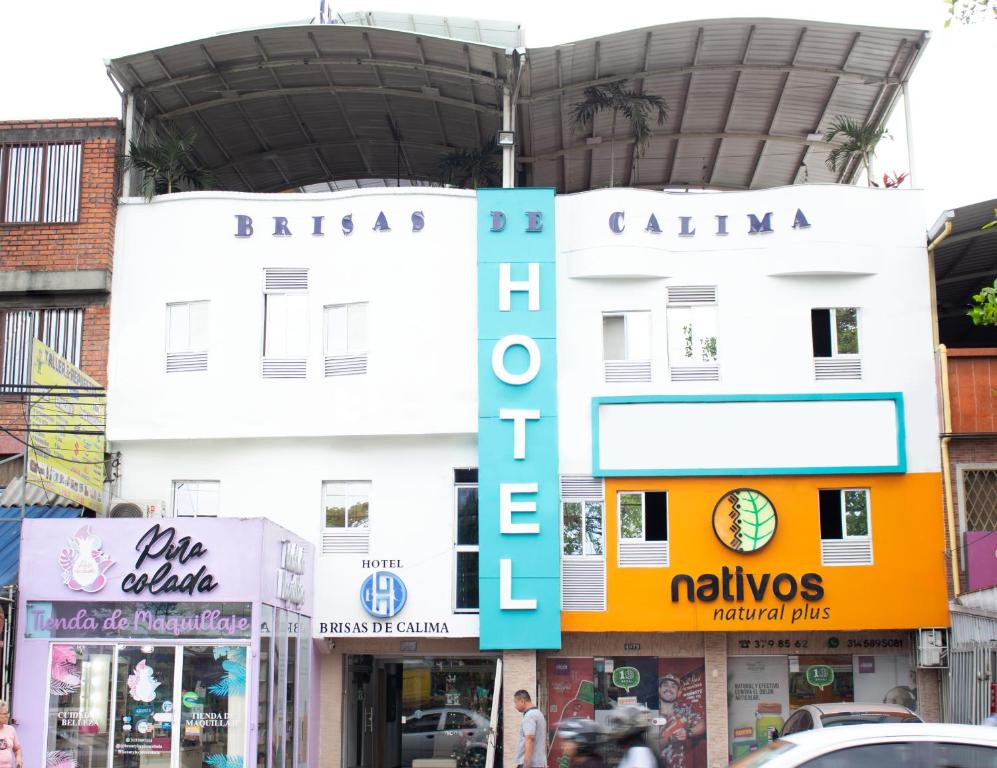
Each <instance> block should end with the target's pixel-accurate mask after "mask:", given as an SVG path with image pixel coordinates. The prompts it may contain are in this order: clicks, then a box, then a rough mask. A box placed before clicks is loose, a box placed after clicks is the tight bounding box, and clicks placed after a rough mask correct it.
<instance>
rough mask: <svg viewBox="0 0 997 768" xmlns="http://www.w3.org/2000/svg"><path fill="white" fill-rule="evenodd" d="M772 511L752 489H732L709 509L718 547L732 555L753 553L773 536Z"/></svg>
mask: <svg viewBox="0 0 997 768" xmlns="http://www.w3.org/2000/svg"><path fill="white" fill-rule="evenodd" d="M775 528H776V516H775V507H774V506H773V505H772V502H771V500H770V499H769V498H768V496H766V495H765V494H764V493H762V492H761V491H756V490H755V489H754V488H735V489H734V490H733V491H728V492H727V493H725V494H724V495H723V496H722V497H721V499H720V501H718V502H717V504H716V506H715V507H714V508H713V531H714V533H716V535H717V538H718V539H720V541H721V543H722V544H723V545H724V546H725V547H728V548H729V549H733V550H734V551H735V552H755V551H757V550H759V549H761V548H762V547H764V546H765V545H766V544H768V543H769V542H770V541H771V540H772V537H773V536H774V535H775Z"/></svg>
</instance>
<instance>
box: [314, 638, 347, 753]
mask: <svg viewBox="0 0 997 768" xmlns="http://www.w3.org/2000/svg"><path fill="white" fill-rule="evenodd" d="M318 667H319V669H318V674H319V683H320V685H321V688H320V689H319V690H320V693H319V722H318V723H316V724H315V725H312V726H311V727H312V728H315V727H316V726H317V727H318V731H319V753H318V759H317V760H315V765H318V766H319V768H339V766H341V765H342V764H343V755H342V746H343V729H344V726H343V717H344V716H345V713H344V712H343V679H344V678H343V654H341V653H335V652H333V653H322V654H319V656H318Z"/></svg>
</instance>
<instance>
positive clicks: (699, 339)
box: [667, 286, 720, 381]
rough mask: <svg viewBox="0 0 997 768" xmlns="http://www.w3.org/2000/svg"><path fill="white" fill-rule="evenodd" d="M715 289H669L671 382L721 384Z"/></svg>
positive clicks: (695, 287)
mask: <svg viewBox="0 0 997 768" xmlns="http://www.w3.org/2000/svg"><path fill="white" fill-rule="evenodd" d="M716 301H717V289H716V286H671V287H669V289H668V310H667V321H668V368H669V373H670V374H671V380H672V381H718V380H719V378H720V367H719V364H718V355H717V305H716Z"/></svg>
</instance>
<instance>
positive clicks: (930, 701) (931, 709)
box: [914, 667, 942, 723]
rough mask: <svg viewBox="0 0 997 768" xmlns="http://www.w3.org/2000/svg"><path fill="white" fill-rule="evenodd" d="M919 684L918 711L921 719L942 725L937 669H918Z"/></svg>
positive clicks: (917, 682) (917, 680) (917, 678)
mask: <svg viewBox="0 0 997 768" xmlns="http://www.w3.org/2000/svg"><path fill="white" fill-rule="evenodd" d="M915 674H916V676H915V678H914V679H915V680H916V684H917V711H918V713H919V714H920V715H921V719H922V720H925V721H926V722H929V723H940V722H941V721H942V702H941V696H940V695H939V694H940V690H939V686H940V685H941V681H940V680H939V679H938V676H939V672H938V670H937V669H925V668H923V667H918V668H917V672H916V673H915Z"/></svg>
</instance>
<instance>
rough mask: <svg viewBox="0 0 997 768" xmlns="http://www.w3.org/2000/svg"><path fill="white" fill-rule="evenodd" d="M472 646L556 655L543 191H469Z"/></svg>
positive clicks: (551, 314) (547, 230)
mask: <svg viewBox="0 0 997 768" xmlns="http://www.w3.org/2000/svg"><path fill="white" fill-rule="evenodd" d="M477 200H478V211H477V222H478V407H479V412H478V514H479V517H478V520H479V523H478V529H479V534H478V539H479V545H480V555H479V580H478V583H479V595H480V619H481V648H482V649H504V648H510V649H511V648H530V649H544V648H560V646H561V576H560V556H559V553H560V545H559V540H560V515H559V514H558V499H559V493H558V485H557V483H558V477H557V355H556V336H557V329H556V312H555V291H556V279H555V264H556V250H555V237H554V234H555V233H554V191H553V190H552V189H487V190H479V191H478V197H477Z"/></svg>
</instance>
